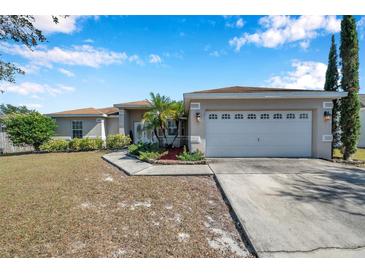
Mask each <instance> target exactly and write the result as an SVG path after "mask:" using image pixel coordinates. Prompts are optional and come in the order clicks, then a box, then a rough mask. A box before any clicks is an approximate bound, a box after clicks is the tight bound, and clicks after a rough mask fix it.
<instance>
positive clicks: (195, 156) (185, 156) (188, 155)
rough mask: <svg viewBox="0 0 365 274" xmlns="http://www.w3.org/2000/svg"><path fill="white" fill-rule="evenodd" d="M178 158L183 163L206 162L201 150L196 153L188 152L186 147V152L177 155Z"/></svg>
mask: <svg viewBox="0 0 365 274" xmlns="http://www.w3.org/2000/svg"><path fill="white" fill-rule="evenodd" d="M177 158H178V159H179V160H181V161H201V160H204V159H205V157H204V154H203V152H201V151H200V150H196V151H194V152H188V151H187V150H186V147H184V151H183V152H182V153H181V154H179V155H177Z"/></svg>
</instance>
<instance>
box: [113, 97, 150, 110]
mask: <svg viewBox="0 0 365 274" xmlns="http://www.w3.org/2000/svg"><path fill="white" fill-rule="evenodd" d="M150 106H151V102H150V101H149V100H147V99H145V100H140V101H133V102H126V103H120V104H115V105H114V107H118V108H125V109H131V108H132V109H146V108H149V107H150Z"/></svg>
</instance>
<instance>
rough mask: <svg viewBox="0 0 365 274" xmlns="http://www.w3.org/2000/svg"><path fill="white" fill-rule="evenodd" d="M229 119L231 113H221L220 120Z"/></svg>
mask: <svg viewBox="0 0 365 274" xmlns="http://www.w3.org/2000/svg"><path fill="white" fill-rule="evenodd" d="M229 119H231V115H230V114H228V113H224V114H222V120H229Z"/></svg>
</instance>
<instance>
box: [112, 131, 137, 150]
mask: <svg viewBox="0 0 365 274" xmlns="http://www.w3.org/2000/svg"><path fill="white" fill-rule="evenodd" d="M131 141H132V140H131V138H130V137H129V136H128V135H124V134H113V135H109V136H108V137H107V138H106V148H107V149H110V150H117V149H122V148H125V147H126V146H128V145H129V144H130V143H131Z"/></svg>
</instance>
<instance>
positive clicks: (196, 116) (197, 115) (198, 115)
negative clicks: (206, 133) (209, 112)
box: [195, 112, 201, 122]
mask: <svg viewBox="0 0 365 274" xmlns="http://www.w3.org/2000/svg"><path fill="white" fill-rule="evenodd" d="M195 118H196V120H197V121H198V122H200V118H201V117H200V112H197V113H195Z"/></svg>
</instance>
